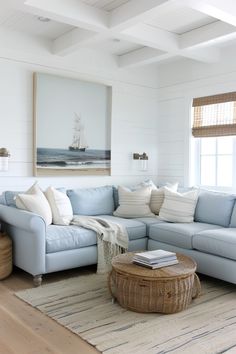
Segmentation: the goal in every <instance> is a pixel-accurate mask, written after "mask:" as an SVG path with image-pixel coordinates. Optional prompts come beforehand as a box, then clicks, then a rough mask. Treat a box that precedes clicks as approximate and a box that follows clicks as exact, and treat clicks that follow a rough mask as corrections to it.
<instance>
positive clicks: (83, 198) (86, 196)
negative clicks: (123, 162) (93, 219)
mask: <svg viewBox="0 0 236 354" xmlns="http://www.w3.org/2000/svg"><path fill="white" fill-rule="evenodd" d="M67 195H68V197H69V198H70V201H71V205H72V209H73V213H74V215H100V214H108V215H112V214H113V211H114V198H113V187H112V186H103V187H97V188H83V189H69V190H68V191H67Z"/></svg>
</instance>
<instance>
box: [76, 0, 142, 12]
mask: <svg viewBox="0 0 236 354" xmlns="http://www.w3.org/2000/svg"><path fill="white" fill-rule="evenodd" d="M81 1H82V2H84V3H85V4H87V5H91V6H94V7H97V8H98V9H103V10H106V11H112V10H115V9H116V8H117V7H119V6H121V5H123V4H126V3H127V2H129V0H81ZM143 1H145V0H143Z"/></svg>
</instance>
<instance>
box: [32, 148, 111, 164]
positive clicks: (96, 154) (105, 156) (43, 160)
mask: <svg viewBox="0 0 236 354" xmlns="http://www.w3.org/2000/svg"><path fill="white" fill-rule="evenodd" d="M110 160H111V151H110V150H92V149H91V150H90V149H85V151H79V150H75V151H71V150H69V149H68V150H66V149H48V148H37V167H40V168H50V169H52V168H57V169H58V168H61V169H66V168H70V169H71V168H73V169H82V168H86V169H88V168H110Z"/></svg>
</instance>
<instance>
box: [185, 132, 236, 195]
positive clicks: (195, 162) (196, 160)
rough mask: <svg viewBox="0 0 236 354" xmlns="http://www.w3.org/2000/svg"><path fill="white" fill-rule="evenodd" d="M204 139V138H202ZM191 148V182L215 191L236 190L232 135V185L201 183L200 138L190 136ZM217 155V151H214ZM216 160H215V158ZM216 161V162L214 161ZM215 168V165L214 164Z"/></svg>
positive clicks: (235, 140)
mask: <svg viewBox="0 0 236 354" xmlns="http://www.w3.org/2000/svg"><path fill="white" fill-rule="evenodd" d="M202 139H204V138H202ZM191 148H192V152H193V153H192V158H191V165H190V166H191V167H190V168H191V170H192V171H193V173H192V176H191V182H192V183H191V184H192V185H197V186H199V187H201V188H206V189H214V190H217V191H224V192H236V137H233V171H232V175H233V176H232V179H233V185H232V187H221V186H208V185H201V184H200V181H201V164H200V163H201V159H200V153H201V138H194V137H193V136H191ZM216 155H217V151H216ZM216 161H217V160H216ZM216 163H217V162H216ZM216 168H217V166H216Z"/></svg>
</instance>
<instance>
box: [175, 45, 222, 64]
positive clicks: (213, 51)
mask: <svg viewBox="0 0 236 354" xmlns="http://www.w3.org/2000/svg"><path fill="white" fill-rule="evenodd" d="M178 54H179V55H181V56H183V57H185V58H189V59H194V60H197V61H200V62H203V63H208V64H213V63H217V62H218V61H219V60H220V50H219V49H218V48H214V47H213V48H187V49H183V50H180V51H179V53H178Z"/></svg>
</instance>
